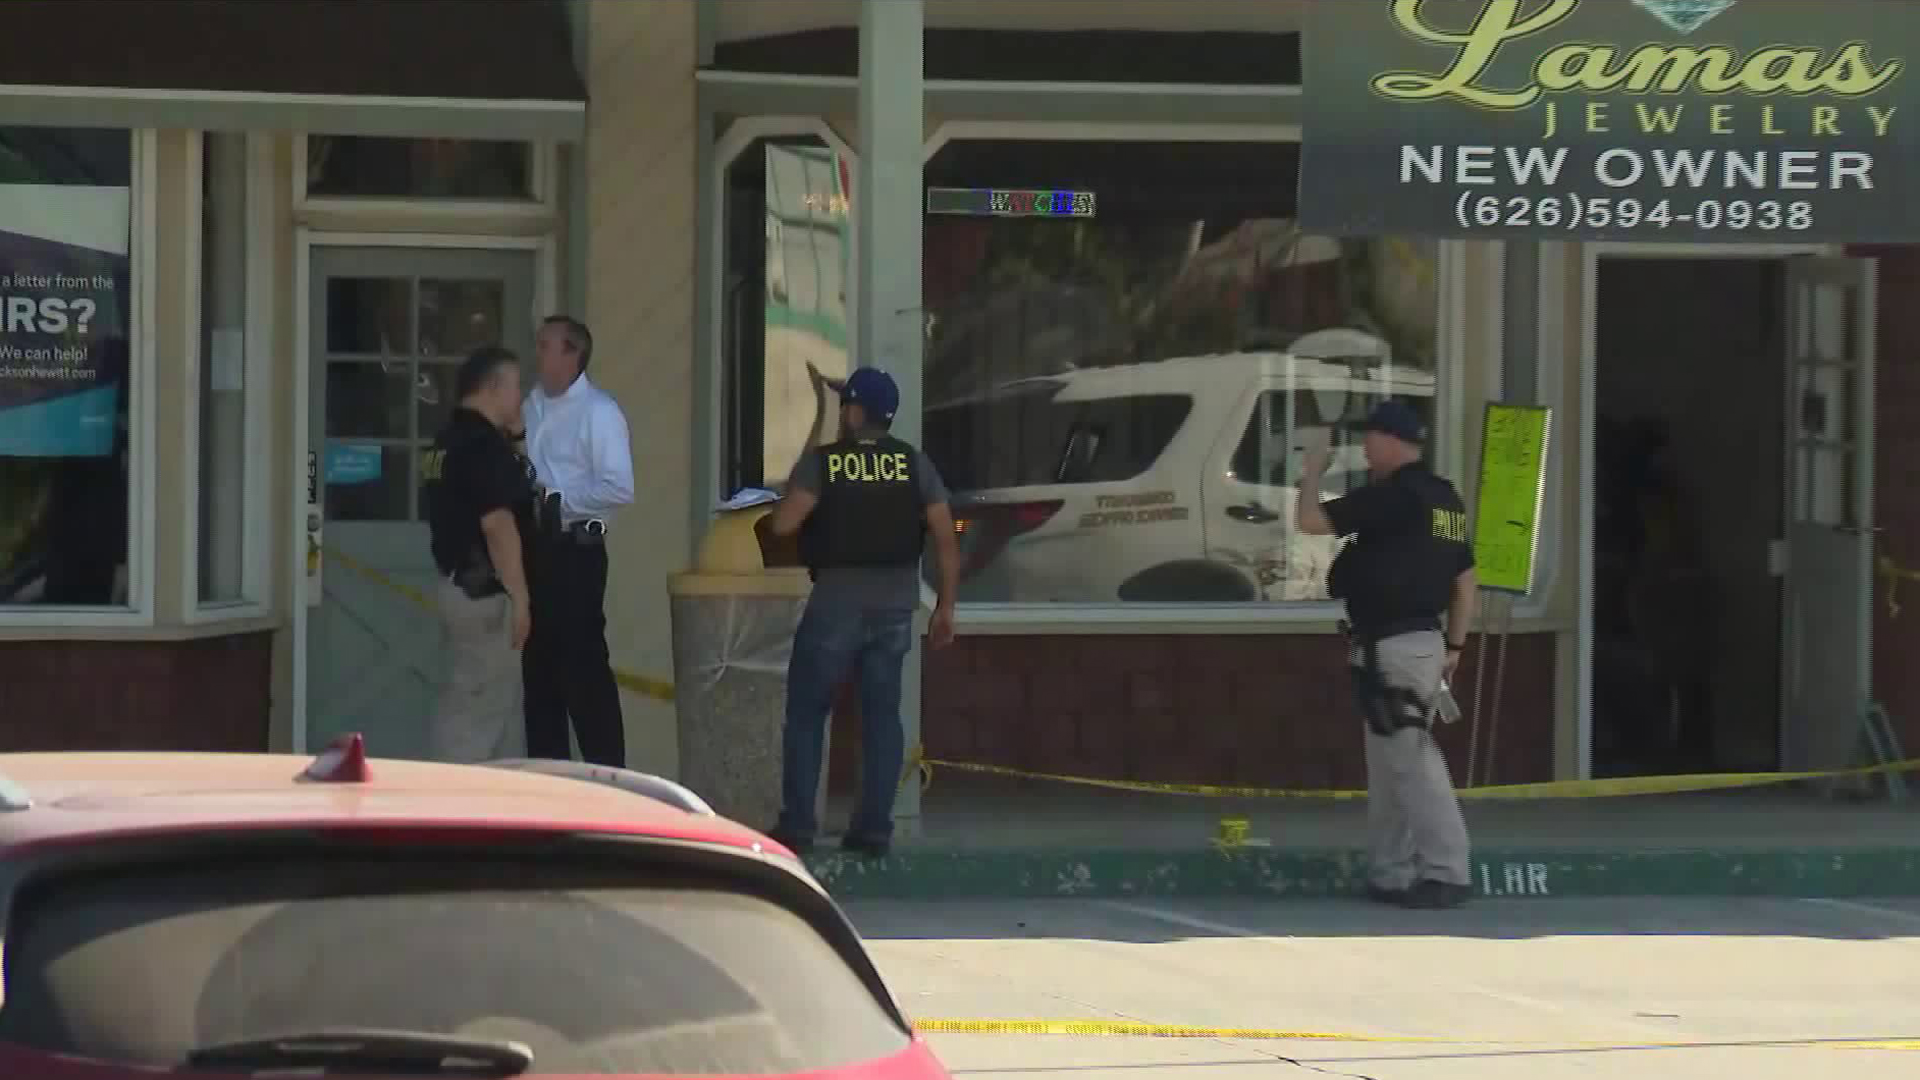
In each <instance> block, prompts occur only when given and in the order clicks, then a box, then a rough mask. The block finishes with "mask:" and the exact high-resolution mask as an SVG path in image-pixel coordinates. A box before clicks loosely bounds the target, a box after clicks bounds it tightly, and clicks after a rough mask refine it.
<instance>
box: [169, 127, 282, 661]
mask: <svg viewBox="0 0 1920 1080" xmlns="http://www.w3.org/2000/svg"><path fill="white" fill-rule="evenodd" d="M205 142H206V134H205V133H204V132H198V131H196V132H192V133H190V137H189V139H188V147H187V176H188V182H187V184H186V185H185V187H186V194H185V195H184V197H183V198H184V201H185V205H184V206H183V207H182V209H181V221H182V222H184V224H185V228H186V237H185V239H186V248H187V256H186V259H185V263H186V276H187V308H188V311H187V314H188V318H187V319H186V328H185V330H184V334H185V339H184V341H183V343H182V346H183V347H182V349H181V355H182V356H183V357H185V358H186V367H185V373H184V378H185V380H186V383H185V385H186V390H187V393H186V395H185V398H186V408H185V415H186V431H187V451H186V460H185V467H186V477H185V486H186V496H187V497H186V505H187V513H186V524H185V528H186V543H185V544H184V545H183V547H184V550H183V551H182V553H181V566H180V580H181V581H182V582H183V583H184V584H183V587H184V589H185V593H184V594H183V599H184V601H185V603H184V606H183V608H182V611H183V612H184V614H183V620H184V621H185V622H186V623H187V624H188V625H193V626H198V625H202V624H206V623H211V622H221V621H228V620H244V619H258V618H264V617H266V616H267V615H269V614H270V613H271V612H272V609H273V602H272V580H273V563H272V550H271V549H272V545H273V515H272V514H271V513H270V512H269V508H268V503H269V500H270V498H271V486H270V480H271V477H272V472H271V469H270V468H269V464H270V462H271V455H272V440H271V435H272V430H271V427H272V425H271V424H270V422H269V419H270V418H269V412H270V411H271V409H272V407H273V402H274V394H275V392H276V387H275V385H274V374H275V372H274V369H273V361H272V352H273V348H272V346H273V320H272V308H271V305H272V302H273V298H274V296H275V289H276V286H277V284H278V283H277V282H276V281H275V280H273V276H272V275H273V272H274V259H273V251H274V241H275V239H276V238H277V236H278V234H277V232H276V231H275V229H274V220H273V187H272V184H273V141H272V139H271V137H270V136H266V135H262V134H258V133H252V132H249V133H248V134H247V135H246V136H245V142H246V151H245V155H246V160H247V170H246V183H245V184H244V186H243V188H242V192H243V197H244V199H245V210H244V214H243V217H244V220H245V223H246V224H245V228H246V257H245V261H244V264H243V265H244V270H243V273H245V275H246V300H245V302H244V311H245V319H246V325H245V326H244V327H243V328H242V334H243V345H242V349H243V352H244V358H243V368H242V378H243V379H245V386H244V389H243V390H242V393H243V394H244V401H243V403H242V405H241V412H242V417H243V419H242V422H241V430H242V436H241V442H242V446H243V448H244V453H245V454H246V466H245V472H244V478H243V480H242V494H241V500H240V519H241V524H240V529H241V540H240V557H241V559H242V566H241V572H240V597H239V598H238V599H229V600H205V601H203V600H201V599H200V543H201V540H202V537H201V535H200V509H199V508H200V462H201V455H202V454H203V453H204V452H205V446H204V445H203V443H202V439H201V436H202V431H201V427H200V372H201V367H202V365H204V364H206V363H208V362H209V358H208V357H206V356H203V355H202V354H201V341H202V339H203V337H204V334H203V329H204V327H203V325H202V324H203V322H204V318H205V308H204V298H203V297H202V295H201V289H202V288H203V284H204V282H205V273H204V260H205V256H206V253H205V251H204V250H203V249H202V242H203V235H204V224H205V223H204V221H203V213H204V209H203V208H204V206H205V201H204V200H205V187H206V176H205V171H204V164H205V160H206V159H205Z"/></svg>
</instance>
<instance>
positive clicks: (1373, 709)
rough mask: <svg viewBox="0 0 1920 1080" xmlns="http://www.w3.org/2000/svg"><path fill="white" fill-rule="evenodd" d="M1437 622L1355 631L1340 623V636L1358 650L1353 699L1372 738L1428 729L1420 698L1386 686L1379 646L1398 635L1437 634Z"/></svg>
mask: <svg viewBox="0 0 1920 1080" xmlns="http://www.w3.org/2000/svg"><path fill="white" fill-rule="evenodd" d="M1439 630H1440V620H1439V619H1437V618H1433V617H1431V616H1428V617H1423V618H1414V619H1394V620H1390V621H1387V622H1382V623H1378V624H1375V625H1372V626H1368V627H1366V628H1365V629H1356V628H1355V627H1354V626H1353V625H1352V624H1351V623H1349V622H1347V620H1345V619H1342V620H1340V632H1341V633H1342V634H1345V635H1346V636H1347V640H1348V641H1351V642H1353V643H1354V644H1355V645H1357V646H1359V647H1360V663H1359V664H1358V665H1356V666H1354V667H1353V668H1352V673H1353V685H1354V691H1355V695H1356V696H1357V697H1358V698H1359V702H1360V711H1361V713H1362V715H1363V716H1364V717H1365V718H1366V722H1367V728H1368V729H1369V730H1371V731H1372V732H1373V733H1374V734H1375V735H1380V736H1383V737H1390V736H1392V735H1393V734H1394V733H1395V732H1398V731H1400V730H1402V729H1404V728H1410V727H1421V728H1424V727H1428V726H1429V725H1430V724H1431V722H1432V711H1431V710H1429V709H1428V708H1427V707H1426V703H1425V702H1424V701H1423V700H1422V699H1421V696H1420V694H1419V693H1418V692H1417V691H1415V690H1413V689H1411V688H1408V687H1400V686H1388V685H1387V681H1386V679H1385V678H1384V677H1383V676H1382V675H1381V672H1380V642H1382V641H1385V640H1386V639H1388V638H1390V637H1398V636H1400V635H1401V634H1420V633H1428V632H1432V633H1438V632H1439Z"/></svg>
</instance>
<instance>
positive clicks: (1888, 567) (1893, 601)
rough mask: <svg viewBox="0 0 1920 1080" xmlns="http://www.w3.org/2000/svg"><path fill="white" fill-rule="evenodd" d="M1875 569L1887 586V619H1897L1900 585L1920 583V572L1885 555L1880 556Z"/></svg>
mask: <svg viewBox="0 0 1920 1080" xmlns="http://www.w3.org/2000/svg"><path fill="white" fill-rule="evenodd" d="M1874 569H1875V570H1877V571H1879V574H1880V577H1881V579H1882V580H1883V581H1885V582H1886V585H1887V618H1889V619H1897V618H1899V617H1900V583H1901V582H1903V581H1920V570H1912V569H1908V568H1907V567H1904V566H1901V565H1900V564H1899V563H1897V562H1894V561H1893V560H1892V559H1890V558H1888V557H1887V556H1885V555H1882V556H1880V559H1879V561H1878V562H1876V563H1875V564H1874Z"/></svg>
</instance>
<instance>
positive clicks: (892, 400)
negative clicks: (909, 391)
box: [840, 367, 900, 420]
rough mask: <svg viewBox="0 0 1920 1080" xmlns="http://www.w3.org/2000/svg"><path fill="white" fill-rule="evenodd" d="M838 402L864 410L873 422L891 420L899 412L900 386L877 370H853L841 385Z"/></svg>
mask: <svg viewBox="0 0 1920 1080" xmlns="http://www.w3.org/2000/svg"><path fill="white" fill-rule="evenodd" d="M840 400H841V401H842V402H843V403H847V404H853V405H858V406H860V407H861V408H862V409H865V410H866V412H867V416H868V417H869V418H871V419H874V420H892V419H893V414H894V413H896V412H899V411H900V385H899V384H898V383H896V382H894V381H893V376H891V375H889V374H887V373H886V372H884V371H881V370H880V369H879V368H873V367H863V368H854V369H853V374H851V375H849V376H847V381H846V382H845V383H843V384H841V387H840Z"/></svg>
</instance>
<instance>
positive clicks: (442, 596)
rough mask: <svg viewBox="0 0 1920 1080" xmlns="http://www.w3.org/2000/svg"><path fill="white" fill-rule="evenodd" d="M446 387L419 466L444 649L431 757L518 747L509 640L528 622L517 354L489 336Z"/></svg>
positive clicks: (502, 752) (488, 756)
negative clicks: (447, 413)
mask: <svg viewBox="0 0 1920 1080" xmlns="http://www.w3.org/2000/svg"><path fill="white" fill-rule="evenodd" d="M454 389H455V393H456V394H457V395H458V396H459V399H460V404H459V406H458V407H457V408H455V409H454V411H453V415H452V416H451V417H449V418H448V420H447V425H446V427H445V428H443V429H442V430H441V432H440V435H439V437H438V438H437V439H435V440H434V444H433V449H432V450H430V451H428V453H427V455H426V460H425V462H424V468H423V473H424V479H425V481H426V501H427V522H428V526H429V528H430V529H431V530H432V534H433V561H434V565H435V566H437V567H438V568H439V570H440V583H439V586H438V588H437V589H436V590H435V595H434V602H435V605H436V607H437V608H438V611H439V615H440V628H441V631H442V633H443V635H444V639H445V642H446V648H447V674H446V682H445V684H444V685H443V686H442V688H441V692H440V699H439V702H438V705H437V706H436V708H435V710H434V716H433V720H432V726H431V729H430V731H429V735H430V740H431V744H432V748H433V754H434V757H435V758H436V759H438V760H441V761H457V762H475V761H488V760H492V759H496V758H508V757H524V756H526V722H525V709H524V704H523V702H522V700H521V691H520V688H521V675H520V657H519V655H518V653H517V651H516V650H518V649H519V648H520V647H521V646H523V645H525V644H526V641H527V634H528V633H529V631H530V630H531V629H532V625H533V623H532V615H531V611H532V609H531V607H530V606H529V603H528V596H527V575H526V564H525V562H524V552H525V550H526V547H525V545H526V542H527V540H528V539H529V538H530V537H531V536H532V535H533V477H532V475H531V472H532V470H531V467H530V466H529V465H527V463H526V461H525V459H524V458H522V457H520V455H518V454H516V453H515V452H514V449H513V445H512V443H511V442H509V439H510V437H511V435H510V433H511V432H512V431H513V429H514V428H516V427H517V426H518V424H519V417H520V361H519V358H518V357H516V356H514V354H513V353H511V352H509V351H508V350H506V349H503V348H499V347H497V346H489V347H486V348H482V349H478V350H475V351H474V353H473V354H472V355H471V356H469V357H467V359H466V361H465V362H464V363H462V364H461V365H460V371H459V373H458V375H457V376H456V381H455V384H454Z"/></svg>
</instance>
